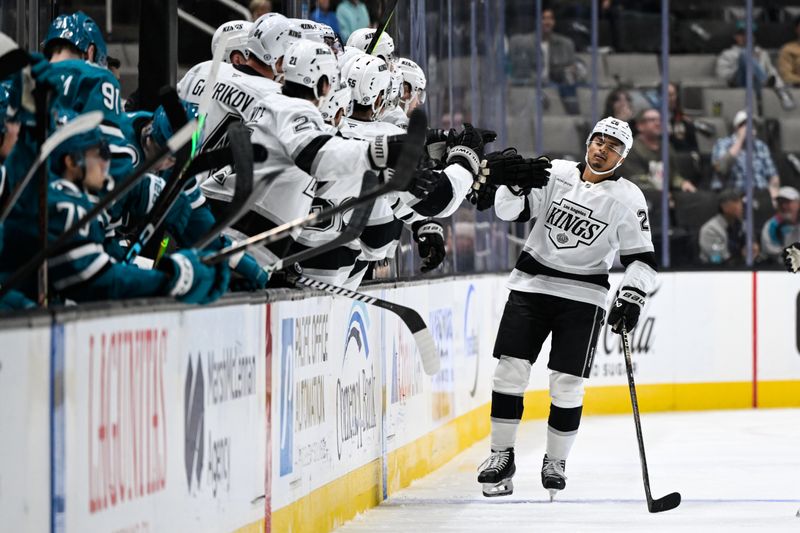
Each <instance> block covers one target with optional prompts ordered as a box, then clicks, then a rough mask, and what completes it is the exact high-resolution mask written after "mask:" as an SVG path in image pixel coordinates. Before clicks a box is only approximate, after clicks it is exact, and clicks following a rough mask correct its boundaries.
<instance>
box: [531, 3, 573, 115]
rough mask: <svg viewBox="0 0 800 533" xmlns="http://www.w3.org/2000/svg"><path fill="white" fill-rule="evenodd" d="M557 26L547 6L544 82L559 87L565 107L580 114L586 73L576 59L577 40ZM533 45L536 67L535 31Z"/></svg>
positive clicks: (544, 37) (543, 12) (543, 51)
mask: <svg viewBox="0 0 800 533" xmlns="http://www.w3.org/2000/svg"><path fill="white" fill-rule="evenodd" d="M555 26H556V16H555V13H554V12H553V8H551V7H545V8H544V9H542V81H543V82H544V83H545V84H546V85H549V84H552V85H554V86H555V87H556V88H558V93H559V95H561V99H562V100H563V101H564V106H565V107H566V108H567V110H568V111H569V112H570V113H571V114H577V113H578V111H579V110H578V100H577V96H576V95H577V84H578V83H580V82H582V81H583V80H584V79H585V77H586V72H585V68H584V67H583V66H582V65H580V64H579V63H578V61H576V59H575V43H573V42H572V39H570V38H569V37H566V36H564V35H561V34H560V33H556V32H554V31H553V29H554V28H555ZM530 46H531V48H532V49H533V53H532V54H531V55H532V57H533V60H534V66H535V62H536V53H535V47H536V35H535V34H533V35H532V39H531V42H530ZM534 72H535V69H534Z"/></svg>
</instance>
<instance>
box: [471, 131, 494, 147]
mask: <svg viewBox="0 0 800 533" xmlns="http://www.w3.org/2000/svg"><path fill="white" fill-rule="evenodd" d="M475 131H477V132H478V133H480V135H481V140H482V141H483V144H484V146H486V145H487V144H489V143H491V142H494V141H495V139H497V132H496V131H492V130H485V129H483V128H475Z"/></svg>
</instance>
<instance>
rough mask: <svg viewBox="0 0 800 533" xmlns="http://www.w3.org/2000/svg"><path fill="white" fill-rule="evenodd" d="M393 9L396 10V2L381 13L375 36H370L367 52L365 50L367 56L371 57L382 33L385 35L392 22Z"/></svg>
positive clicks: (394, 0)
mask: <svg viewBox="0 0 800 533" xmlns="http://www.w3.org/2000/svg"><path fill="white" fill-rule="evenodd" d="M395 9H397V0H393V2H392V7H391V8H389V9H387V10H386V11H385V12H384V13H383V16H382V17H381V20H380V22H378V26H377V29H376V30H375V35H373V36H372V40H371V41H370V42H369V45H367V50H366V51H367V54H369V55H372V53H373V52H374V51H375V48H376V47H377V46H378V43H379V42H380V40H381V36H382V35H383V34H384V33H386V28H387V27H388V26H389V23H390V22H391V21H392V17H393V16H394V11H395ZM387 59H388V58H387Z"/></svg>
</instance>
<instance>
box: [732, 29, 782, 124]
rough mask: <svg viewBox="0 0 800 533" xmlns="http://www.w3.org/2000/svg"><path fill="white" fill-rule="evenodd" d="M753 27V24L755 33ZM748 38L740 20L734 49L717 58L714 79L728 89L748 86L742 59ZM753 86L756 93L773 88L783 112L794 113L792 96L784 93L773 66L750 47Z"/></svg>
mask: <svg viewBox="0 0 800 533" xmlns="http://www.w3.org/2000/svg"><path fill="white" fill-rule="evenodd" d="M755 30H756V25H755V24H753V31H754V32H755ZM746 40H747V35H746V31H745V23H744V21H742V20H740V21H738V22H737V23H736V32H735V33H734V34H733V41H734V43H733V46H731V47H730V48H728V49H727V50H723V51H722V53H721V54H720V55H719V57H717V77H718V78H719V79H721V80H722V81H724V82H725V83H727V84H728V85H729V86H730V87H745V86H746V85H747V61H746V57H745V53H744V52H745V43H746ZM753 60H754V61H753V85H754V87H755V89H756V90H757V91H760V90H761V88H762V87H774V88H775V91H776V92H777V94H778V97H779V98H780V101H781V105H782V106H783V108H784V109H794V107H795V104H794V100H793V99H792V96H791V94H789V92H788V91H787V90H786V87H785V84H784V82H783V79H781V76H780V74H779V73H778V71H777V70H776V69H775V66H774V65H773V64H772V60H771V59H770V58H769V54H768V53H767V51H766V50H764V49H763V48H761V47H760V46H756V45H755V42H754V43H753Z"/></svg>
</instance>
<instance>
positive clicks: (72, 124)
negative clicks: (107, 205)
mask: <svg viewBox="0 0 800 533" xmlns="http://www.w3.org/2000/svg"><path fill="white" fill-rule="evenodd" d="M102 120H103V113H102V112H100V111H90V112H89V113H84V114H82V115H78V116H77V117H75V118H74V119H73V120H71V121H69V122H67V123H66V124H64V125H63V126H61V127H60V128H58V129H56V131H54V132H53V133H52V134H51V135H50V136H49V137H48V138H47V140H46V141H44V142H43V143H42V147H41V148H40V149H39V154H38V155H37V156H36V160H35V161H34V162H33V165H32V166H31V168H30V169H29V170H28V173H27V174H25V177H24V178H22V180H21V181H19V182H17V184H16V185H15V186H14V190H13V191H11V194H10V195H9V197H8V200H7V201H6V204H5V205H4V206H3V211H2V212H0V222H3V221H4V220H5V219H6V218H8V215H9V214H10V213H11V210H12V209H13V208H14V204H15V203H16V202H17V200H19V197H20V195H22V191H23V190H25V187H27V186H28V184H29V183H30V181H31V179H33V176H34V174H36V171H37V170H39V167H40V166H41V165H42V163H44V162H45V161H47V158H48V157H50V154H51V153H52V152H53V150H55V149H56V147H57V146H58V145H60V144H61V143H62V142H64V141H66V140H67V139H69V138H70V137H72V136H74V135H79V134H81V133H86V132H87V131H89V130H91V129H92V128H96V127H98V126H99V125H100V123H101V122H102Z"/></svg>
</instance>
